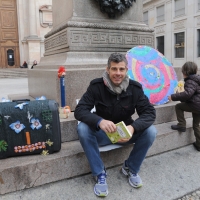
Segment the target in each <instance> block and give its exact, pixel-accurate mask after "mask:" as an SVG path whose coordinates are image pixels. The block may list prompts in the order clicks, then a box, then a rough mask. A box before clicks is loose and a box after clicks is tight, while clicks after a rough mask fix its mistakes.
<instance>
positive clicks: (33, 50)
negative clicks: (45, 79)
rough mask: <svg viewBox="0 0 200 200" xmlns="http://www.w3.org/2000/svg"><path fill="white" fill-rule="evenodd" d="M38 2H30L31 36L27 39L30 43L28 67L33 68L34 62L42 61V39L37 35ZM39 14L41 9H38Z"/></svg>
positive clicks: (31, 0) (29, 0)
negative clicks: (36, 4)
mask: <svg viewBox="0 0 200 200" xmlns="http://www.w3.org/2000/svg"><path fill="white" fill-rule="evenodd" d="M35 3H36V1H33V0H28V17H29V35H28V37H27V38H26V42H27V43H28V52H29V56H28V57H29V58H28V66H29V68H30V67H31V66H32V64H33V61H34V60H37V62H38V61H39V59H40V41H41V38H39V37H38V34H37V23H36V7H35ZM38 12H39V9H38Z"/></svg>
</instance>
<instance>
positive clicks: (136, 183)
mask: <svg viewBox="0 0 200 200" xmlns="http://www.w3.org/2000/svg"><path fill="white" fill-rule="evenodd" d="M122 173H123V174H124V175H126V176H128V180H129V183H130V185H131V186H132V187H135V188H140V187H142V185H143V184H142V180H141V178H140V176H139V175H138V174H134V173H132V172H130V170H129V168H128V167H127V166H126V161H125V162H124V164H123V166H122Z"/></svg>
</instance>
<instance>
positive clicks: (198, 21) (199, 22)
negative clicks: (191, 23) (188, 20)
mask: <svg viewBox="0 0 200 200" xmlns="http://www.w3.org/2000/svg"><path fill="white" fill-rule="evenodd" d="M197 25H200V17H197Z"/></svg>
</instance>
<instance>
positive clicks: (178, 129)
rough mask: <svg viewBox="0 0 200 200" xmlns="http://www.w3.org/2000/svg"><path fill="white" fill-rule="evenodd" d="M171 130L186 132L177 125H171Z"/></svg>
mask: <svg viewBox="0 0 200 200" xmlns="http://www.w3.org/2000/svg"><path fill="white" fill-rule="evenodd" d="M171 129H173V130H177V131H180V132H185V131H186V128H185V127H181V126H178V125H171Z"/></svg>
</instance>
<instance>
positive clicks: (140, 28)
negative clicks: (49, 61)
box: [45, 21, 154, 38]
mask: <svg viewBox="0 0 200 200" xmlns="http://www.w3.org/2000/svg"><path fill="white" fill-rule="evenodd" d="M68 27H77V28H98V29H112V30H127V31H141V32H153V31H154V29H153V28H149V27H148V26H140V25H137V26H136V25H118V24H110V23H90V22H74V21H68V22H67V23H66V24H64V25H63V26H60V27H58V28H57V29H53V30H51V31H49V32H48V33H47V34H46V35H45V38H48V37H50V36H51V35H53V34H55V33H58V32H59V31H62V30H63V29H65V28H68Z"/></svg>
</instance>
